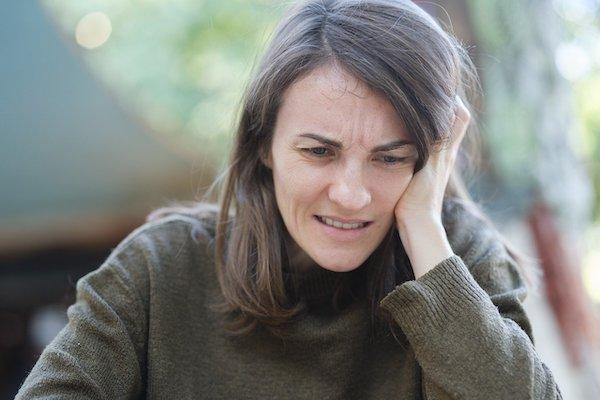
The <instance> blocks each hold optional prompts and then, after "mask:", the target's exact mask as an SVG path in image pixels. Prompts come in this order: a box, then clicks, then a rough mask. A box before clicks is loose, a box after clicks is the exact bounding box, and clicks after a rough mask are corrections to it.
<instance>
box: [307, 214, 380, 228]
mask: <svg viewBox="0 0 600 400" xmlns="http://www.w3.org/2000/svg"><path fill="white" fill-rule="evenodd" d="M314 218H315V219H316V220H317V221H319V222H320V223H321V224H323V225H325V226H328V227H331V228H336V229H339V230H345V231H356V230H361V229H364V228H366V227H368V226H369V225H371V224H372V223H373V221H366V222H356V223H342V222H339V221H336V220H333V219H331V218H327V217H323V216H320V215H314Z"/></svg>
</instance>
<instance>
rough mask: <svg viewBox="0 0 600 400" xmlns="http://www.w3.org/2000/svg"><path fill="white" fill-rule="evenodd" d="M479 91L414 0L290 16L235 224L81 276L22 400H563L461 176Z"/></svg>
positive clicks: (451, 43) (166, 231) (236, 175)
mask: <svg viewBox="0 0 600 400" xmlns="http://www.w3.org/2000/svg"><path fill="white" fill-rule="evenodd" d="M474 82H475V81H474V73H473V69H472V66H471V64H470V63H469V60H468V57H467V55H466V53H465V52H464V51H463V50H462V49H461V47H460V46H459V44H458V43H457V42H456V40H455V39H453V38H452V37H451V36H449V35H448V34H446V33H445V32H444V31H443V30H442V29H440V28H439V26H438V25H437V24H436V23H435V22H434V21H433V20H432V19H431V18H430V17H429V16H428V15H427V14H426V13H425V12H423V11H422V10H420V9H419V8H418V7H416V6H414V5H413V4H412V3H410V2H409V1H393V0H370V1H358V0H348V1H342V0H318V1H317V0H314V1H307V2H303V3H301V4H299V5H297V6H296V7H294V8H292V9H291V10H290V11H289V13H288V14H287V15H286V16H285V17H284V18H283V19H282V21H281V23H280V25H279V26H278V28H277V29H276V32H275V35H274V37H273V39H272V41H271V44H270V46H269V47H268V49H267V51H266V54H265V56H264V58H263V60H262V62H261V64H260V66H259V68H258V71H257V72H256V74H255V76H254V78H253V80H252V81H251V83H250V85H249V87H248V89H247V91H246V93H245V97H244V102H243V108H242V113H241V118H240V122H239V129H238V132H237V137H236V142H235V145H234V148H233V153H232V158H231V160H230V164H229V168H228V170H227V171H226V181H225V184H224V186H223V188H222V192H221V199H220V204H219V207H213V206H211V205H210V204H205V203H202V204H200V205H198V206H197V207H194V208H190V209H178V210H172V209H171V210H166V211H165V210H159V211H158V212H156V213H154V214H153V215H151V217H150V218H149V219H150V221H149V222H148V223H147V224H145V225H144V226H142V227H141V228H139V229H137V230H136V231H135V232H133V233H132V234H131V235H130V236H129V237H128V238H126V239H125V240H124V241H123V242H122V243H121V244H120V245H119V246H118V247H117V248H116V249H115V250H114V251H113V253H112V254H111V255H110V257H109V258H108V259H107V260H106V262H105V263H104V264H103V265H102V266H101V267H100V268H99V269H97V270H96V271H94V272H92V273H90V274H88V275H87V276H85V277H83V278H82V279H81V280H80V281H79V282H78V284H77V302H76V303H75V304H74V305H73V306H71V307H70V308H69V310H68V315H69V323H68V325H67V326H66V327H65V328H64V329H63V330H62V331H61V332H60V333H59V335H58V336H57V338H56V339H55V340H54V341H53V342H52V343H51V344H50V345H49V346H48V347H47V348H46V349H45V350H44V352H43V354H42V355H41V357H40V359H39V361H38V362H37V364H36V366H35V367H34V369H33V370H32V372H31V374H30V375H29V377H28V378H27V380H26V381H25V382H24V384H23V386H22V388H21V390H20V392H19V394H18V395H17V398H18V399H31V398H38V397H45V396H48V397H52V396H56V397H60V398H88V397H89V398H110V399H118V398H139V397H146V398H161V399H162V398H211V399H213V398H214V399H221V398H248V399H254V398H261V399H262V398H277V399H279V398H303V399H334V398H335V399H353V398H361V399H362V398H371V399H384V398H385V399H390V398H398V399H420V398H427V399H555V398H561V394H560V391H559V389H558V387H557V385H556V384H555V382H554V380H553V377H552V374H551V372H550V371H549V370H548V368H547V367H546V366H545V365H544V364H543V363H542V362H541V360H540V359H539V357H538V355H537V354H536V352H535V349H534V346H533V336H532V332H531V326H530V324H529V320H528V318H527V316H526V314H525V312H524V310H523V307H522V303H521V302H522V301H523V299H524V298H525V295H526V287H525V285H524V282H523V279H522V275H521V272H520V269H519V268H520V267H519V264H517V262H516V261H515V257H514V256H515V254H514V253H512V252H509V251H507V249H506V247H505V245H504V244H503V241H502V238H501V237H500V235H499V234H498V233H497V232H496V231H495V230H494V229H493V228H492V227H491V226H490V224H489V223H487V222H485V219H484V218H483V217H482V216H481V215H480V213H478V212H477V208H476V206H475V205H474V204H473V203H472V202H470V201H469V199H468V196H467V195H466V191H465V190H464V188H463V186H462V184H461V180H460V177H459V175H458V173H457V171H456V169H455V168H454V164H455V160H456V159H457V155H458V154H459V148H460V144H461V142H462V139H463V136H464V135H465V132H466V130H467V127H468V125H469V123H470V118H471V117H470V112H469V111H468V108H467V107H466V106H465V104H463V101H462V100H461V99H466V93H465V89H466V88H467V87H472V86H473V84H474ZM167 214H169V215H167Z"/></svg>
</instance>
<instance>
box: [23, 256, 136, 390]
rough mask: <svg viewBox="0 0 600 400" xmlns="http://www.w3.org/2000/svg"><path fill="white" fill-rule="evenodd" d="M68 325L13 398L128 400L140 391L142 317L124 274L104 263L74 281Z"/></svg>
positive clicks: (113, 266)
mask: <svg viewBox="0 0 600 400" xmlns="http://www.w3.org/2000/svg"><path fill="white" fill-rule="evenodd" d="M67 315H68V323H67V325H66V326H65V327H64V328H63V329H62V330H61V331H60V333H59V334H58V335H57V336H56V338H55V339H54V340H53V341H52V342H51V343H50V344H49V345H48V346H47V347H46V348H45V349H44V351H43V352H42V354H41V356H40V358H39V359H38V361H37V363H36V364H35V366H34V367H33V369H32V371H31V372H30V374H29V376H28V377H27V378H26V379H25V382H24V383H23V385H22V387H21V388H20V390H19V392H18V393H17V396H16V399H17V400H24V399H41V398H44V399H46V398H60V399H131V398H137V397H138V396H139V395H140V393H141V391H142V390H143V381H142V380H143V373H142V372H141V371H143V368H142V367H141V366H142V365H143V363H144V354H145V351H144V342H145V339H144V337H145V336H144V333H143V332H144V331H145V328H144V325H145V321H144V315H145V313H144V312H143V306H142V304H141V301H140V299H139V296H138V295H137V294H136V291H135V290H133V289H132V281H131V276H130V273H129V271H127V270H126V269H125V268H123V267H122V266H119V264H118V263H117V264H116V265H113V264H111V263H110V262H108V261H107V262H105V263H104V264H103V265H102V266H101V267H100V268H98V269H97V270H95V271H93V272H91V273H89V274H88V275H86V276H84V277H83V278H81V279H80V280H79V281H78V282H77V297H76V302H75V304H73V305H71V306H70V307H69V309H68V310H67Z"/></svg>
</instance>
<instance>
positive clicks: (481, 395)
mask: <svg viewBox="0 0 600 400" xmlns="http://www.w3.org/2000/svg"><path fill="white" fill-rule="evenodd" d="M444 210H445V211H444V215H443V224H444V227H445V229H446V232H447V234H448V238H449V242H450V245H451V247H452V249H453V251H454V255H453V256H451V257H449V258H447V259H445V260H443V261H442V262H440V263H439V264H438V265H436V266H435V267H434V268H433V269H431V270H430V271H428V272H427V273H426V274H424V275H423V276H421V277H419V278H418V279H416V280H414V279H412V280H407V281H404V282H401V283H400V284H398V285H397V286H395V288H394V289H393V290H392V291H391V292H390V293H389V294H387V295H386V296H385V297H384V298H383V299H382V300H381V302H380V303H379V305H380V307H383V309H385V310H387V311H389V312H390V313H391V315H392V316H393V320H394V321H395V322H396V323H397V327H398V328H399V331H401V332H402V334H403V335H405V338H406V339H407V343H408V345H407V346H402V345H400V343H399V342H398V341H397V340H396V339H395V338H394V337H391V336H390V335H387V336H380V337H377V338H376V339H374V338H373V336H372V335H371V329H370V321H371V315H370V308H369V307H368V305H367V304H366V303H365V302H362V301H355V302H352V303H350V304H348V306H347V307H344V308H343V309H341V310H339V311H338V312H334V313H325V312H319V308H318V307H316V308H313V310H314V311H312V312H308V313H306V314H305V315H303V317H302V318H300V319H298V320H297V321H295V322H294V323H293V324H291V325H290V326H289V328H287V329H288V330H287V334H286V336H285V339H281V338H279V337H276V336H273V335H272V334H269V333H268V332H267V331H266V330H260V329H258V330H256V331H255V332H254V333H252V334H250V335H248V336H246V337H241V338H240V337H238V338H232V337H231V336H228V335H225V333H224V332H223V329H222V328H221V326H222V324H220V323H219V322H220V321H219V320H218V318H217V316H216V314H215V313H214V312H212V311H211V310H209V308H208V307H207V303H208V301H207V300H209V299H214V298H215V296H222V295H221V292H220V288H219V285H218V281H217V277H216V272H215V263H214V254H213V252H212V247H211V243H212V242H211V241H212V239H213V236H212V235H213V234H214V230H213V229H210V227H207V226H204V225H202V224H205V223H204V222H203V223H202V224H200V223H199V221H200V220H198V219H196V218H193V217H190V216H185V215H172V216H168V217H165V218H161V219H159V220H155V221H152V222H148V223H146V224H144V225H143V226H141V227H139V228H138V229H136V230H135V231H134V232H132V233H131V234H130V235H129V236H128V237H127V238H126V239H124V240H123V241H122V242H121V243H120V244H119V246H118V247H116V248H115V249H114V250H113V251H112V253H111V255H110V256H109V257H108V258H107V259H106V261H105V262H104V263H103V264H102V265H101V266H100V267H99V268H98V269H96V270H95V271H93V272H91V273H89V274H87V275H86V276H84V277H82V278H81V279H80V280H79V281H78V282H77V299H76V302H75V304H73V305H71V306H70V307H69V309H68V311H67V313H68V318H69V319H68V324H67V325H66V326H65V327H64V328H63V329H62V330H61V331H60V333H59V334H58V335H57V337H56V338H55V339H54V340H53V341H52V342H51V343H50V344H49V345H48V346H47V347H46V348H45V349H44V351H43V353H42V354H41V356H40V358H39V360H38V361H37V363H36V364H35V366H34V367H33V369H32V371H31V372H30V374H29V376H28V377H27V378H26V380H25V382H24V383H23V385H22V387H21V389H20V390H19V393H18V394H17V397H16V399H19V400H23V399H39V398H61V399H84V398H85V399H138V398H147V399H192V398H194V399H195V398H201V399H429V400H434V399H436V400H442V399H485V400H492V399H511V400H513V399H560V398H562V397H561V393H560V390H559V388H558V387H557V385H556V383H555V381H554V379H553V376H552V373H551V372H550V370H549V369H548V368H547V366H546V365H545V364H544V363H543V362H542V361H541V360H540V358H539V356H538V355H537V353H536V351H535V348H534V340H533V336H532V330H531V325H530V322H529V319H528V317H527V315H526V313H525V311H524V309H523V306H522V301H523V300H524V298H525V296H526V287H525V286H524V283H523V279H522V276H521V275H520V272H519V270H518V269H517V267H516V264H515V262H514V260H513V259H512V258H511V257H510V256H509V255H508V253H507V252H506V250H505V248H504V246H503V245H502V244H501V243H500V241H499V239H498V235H497V233H496V231H495V230H494V229H492V228H490V227H489V226H488V225H487V224H485V223H484V222H483V221H482V220H480V219H479V218H477V217H475V216H474V215H472V214H470V213H468V212H466V210H465V209H464V207H462V206H460V205H458V204H456V205H453V206H446V205H445V208H444ZM336 274H339V273H337V272H332V271H328V270H325V269H323V268H320V269H317V270H314V271H311V272H310V273H305V274H303V275H302V276H301V277H300V279H301V280H302V282H301V283H302V284H301V286H300V290H303V291H304V293H303V295H304V296H305V297H306V298H308V299H310V298H313V299H314V300H315V301H317V300H318V299H323V298H327V297H328V296H329V293H330V292H329V291H330V290H331V288H332V286H333V282H334V281H335V277H336Z"/></svg>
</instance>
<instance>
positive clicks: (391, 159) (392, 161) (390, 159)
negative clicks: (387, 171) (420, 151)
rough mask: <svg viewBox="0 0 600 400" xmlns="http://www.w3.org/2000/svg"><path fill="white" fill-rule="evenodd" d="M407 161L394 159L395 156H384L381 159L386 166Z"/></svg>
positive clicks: (403, 158)
mask: <svg viewBox="0 0 600 400" xmlns="http://www.w3.org/2000/svg"><path fill="white" fill-rule="evenodd" d="M405 159H406V157H394V156H383V157H381V160H382V161H383V162H384V164H387V165H396V164H398V163H399V162H402V161H404V160H405Z"/></svg>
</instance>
